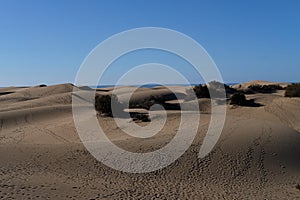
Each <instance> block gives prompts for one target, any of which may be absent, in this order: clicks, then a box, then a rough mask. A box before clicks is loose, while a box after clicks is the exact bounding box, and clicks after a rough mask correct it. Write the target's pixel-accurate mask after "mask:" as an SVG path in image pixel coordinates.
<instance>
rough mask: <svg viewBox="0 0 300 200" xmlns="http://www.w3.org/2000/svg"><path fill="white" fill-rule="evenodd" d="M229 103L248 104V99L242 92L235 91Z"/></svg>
mask: <svg viewBox="0 0 300 200" xmlns="http://www.w3.org/2000/svg"><path fill="white" fill-rule="evenodd" d="M230 104H231V105H238V106H248V104H249V103H248V101H247V99H246V96H245V95H244V94H243V93H235V94H234V95H232V97H231V99H230Z"/></svg>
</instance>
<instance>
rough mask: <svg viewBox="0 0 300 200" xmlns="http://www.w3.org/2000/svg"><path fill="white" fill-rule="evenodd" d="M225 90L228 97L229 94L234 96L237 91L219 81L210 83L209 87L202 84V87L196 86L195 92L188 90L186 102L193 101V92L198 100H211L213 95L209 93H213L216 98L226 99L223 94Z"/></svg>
mask: <svg viewBox="0 0 300 200" xmlns="http://www.w3.org/2000/svg"><path fill="white" fill-rule="evenodd" d="M223 89H225V93H226V94H225V95H226V96H228V94H233V93H235V92H236V90H235V89H234V88H231V87H229V86H228V85H226V84H224V83H220V82H218V81H211V82H209V83H208V86H207V85H201V84H200V85H196V86H194V87H193V90H191V89H189V90H187V91H186V93H187V96H186V98H185V100H187V101H189V100H193V99H192V96H193V95H192V93H193V92H194V94H195V95H196V97H197V98H210V96H211V95H210V93H209V92H212V93H213V94H214V96H215V97H220V98H221V97H224V95H223V94H222V90H223Z"/></svg>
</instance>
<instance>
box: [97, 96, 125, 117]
mask: <svg viewBox="0 0 300 200" xmlns="http://www.w3.org/2000/svg"><path fill="white" fill-rule="evenodd" d="M112 106H114V108H116V110H119V111H121V110H122V106H121V104H120V102H119V101H118V98H117V96H115V95H96V96H95V109H96V111H97V112H99V113H100V114H103V115H105V116H112Z"/></svg>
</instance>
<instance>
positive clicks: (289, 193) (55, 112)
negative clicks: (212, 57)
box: [0, 84, 300, 199]
mask: <svg viewBox="0 0 300 200" xmlns="http://www.w3.org/2000/svg"><path fill="white" fill-rule="evenodd" d="M72 89H73V86H72V85H70V84H62V85H55V86H48V87H42V88H39V87H35V88H8V89H1V91H0V92H7V91H10V92H12V93H10V94H3V95H1V96H0V149H1V150H0V158H1V162H0V175H1V178H0V199H9V198H15V199H30V198H31V199H46V198H50V199H121V198H123V199H127V198H135V199H164V198H167V199H217V198H218V199H300V190H298V189H296V187H295V186H296V184H300V159H299V155H300V133H299V132H300V127H299V126H300V123H299V122H300V109H299V108H300V99H299V98H285V97H283V95H282V92H281V93H275V94H254V95H248V98H254V99H256V101H257V102H258V103H261V104H262V105H263V106H261V107H234V106H228V116H227V119H226V124H225V127H224V130H223V133H222V135H221V138H220V140H219V142H218V144H217V146H216V147H215V148H214V150H213V152H212V153H210V154H209V156H207V157H206V158H204V159H202V160H199V159H198V158H197V153H198V151H199V149H200V145H201V143H202V141H203V137H204V135H205V131H206V130H207V127H208V123H209V121H210V114H209V109H204V110H205V112H203V113H202V115H201V120H200V127H199V130H198V135H197V137H196V139H195V141H194V143H193V145H192V146H191V147H190V148H189V150H188V151H187V152H186V153H185V154H184V155H183V156H182V157H181V158H180V159H179V160H178V161H176V162H174V163H173V164H172V165H170V166H169V167H167V168H165V169H162V170H159V171H156V172H152V173H147V174H128V173H123V172H119V171H115V170H113V169H110V168H108V167H106V166H105V165H103V164H101V163H100V162H98V161H97V160H96V159H94V158H93V157H92V156H91V155H90V154H89V152H87V150H86V149H85V148H84V146H83V145H82V144H81V142H80V139H79V138H78V136H77V133H76V130H75V128H74V123H73V118H72V111H71V92H72ZM176 91H177V92H178V93H180V94H184V92H185V89H184V88H176ZM98 92H99V93H109V90H107V91H104V90H102V91H98ZM118 94H120V95H126V87H124V88H119V91H118ZM168 94H169V91H167V90H165V89H164V88H156V89H140V90H139V91H137V93H136V94H135V96H134V98H135V99H136V100H141V99H144V98H145V97H146V96H149V95H168ZM121 98H122V97H121ZM200 104H202V105H205V106H207V105H209V103H207V100H205V99H202V100H201V101H200ZM205 106H203V107H205ZM179 122H180V113H179V112H178V111H168V121H167V123H166V126H165V127H164V128H163V129H162V131H161V132H160V133H159V134H158V135H156V136H154V137H153V138H149V139H144V140H142V139H136V138H131V137H130V136H128V135H126V134H124V133H122V131H121V130H120V129H118V128H117V127H116V124H115V123H114V121H113V119H111V118H103V117H101V118H100V119H99V123H100V124H101V125H102V127H103V128H104V130H105V131H106V132H107V133H108V137H109V138H110V139H111V140H112V141H114V142H115V143H116V144H117V145H119V146H120V147H122V148H124V149H127V150H130V151H134V152H145V151H153V150H155V149H159V148H160V147H162V146H163V145H165V144H166V143H167V142H169V141H170V140H171V139H172V137H173V136H174V134H175V133H176V130H177V128H178V123H179ZM131 123H133V122H131ZM140 125H145V124H143V123H140Z"/></svg>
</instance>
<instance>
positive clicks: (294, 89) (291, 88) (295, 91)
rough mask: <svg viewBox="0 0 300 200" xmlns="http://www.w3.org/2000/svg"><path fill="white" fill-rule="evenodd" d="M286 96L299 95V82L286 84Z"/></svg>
mask: <svg viewBox="0 0 300 200" xmlns="http://www.w3.org/2000/svg"><path fill="white" fill-rule="evenodd" d="M284 96H286V97H300V83H293V84H291V85H288V86H287V87H286V89H285V94H284Z"/></svg>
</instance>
